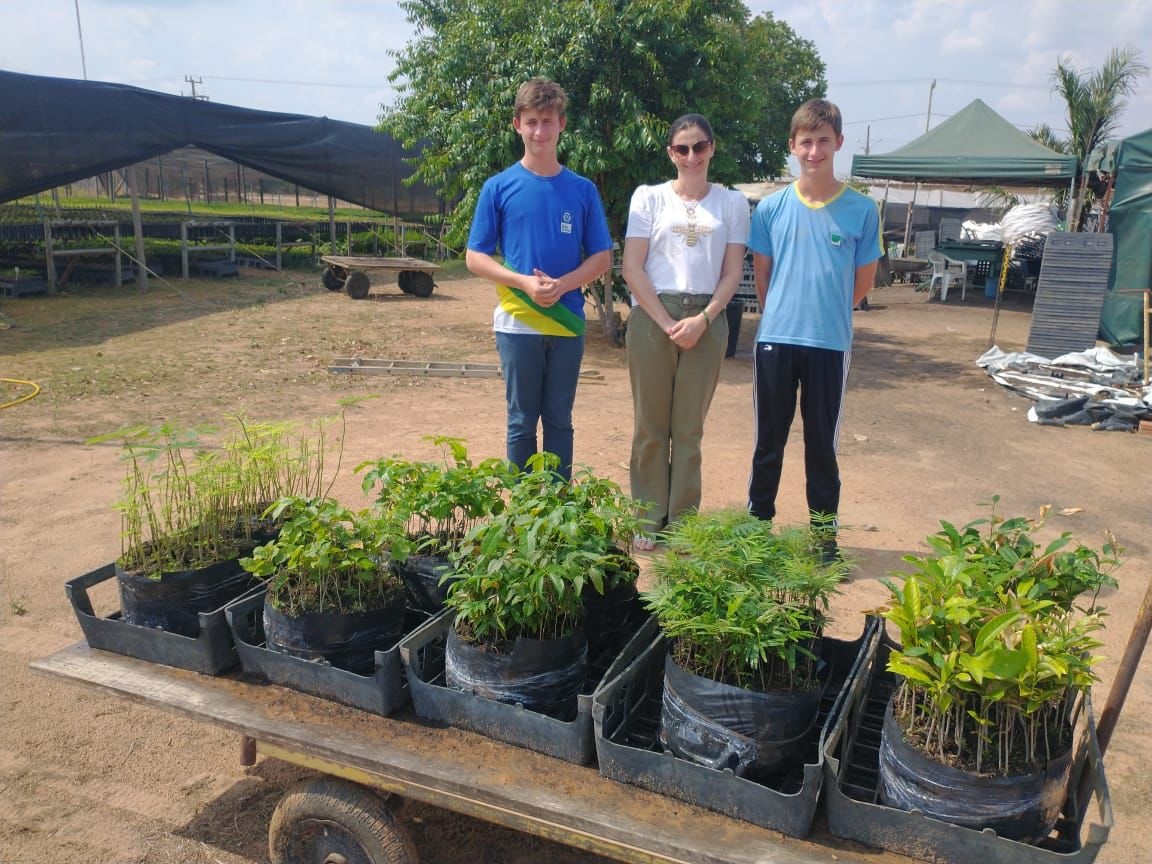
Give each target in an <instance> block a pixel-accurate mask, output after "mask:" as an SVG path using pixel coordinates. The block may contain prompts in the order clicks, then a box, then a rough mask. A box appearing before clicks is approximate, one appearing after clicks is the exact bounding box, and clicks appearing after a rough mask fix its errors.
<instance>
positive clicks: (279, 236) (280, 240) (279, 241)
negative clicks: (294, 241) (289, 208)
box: [260, 186, 284, 270]
mask: <svg viewBox="0 0 1152 864" xmlns="http://www.w3.org/2000/svg"><path fill="white" fill-rule="evenodd" d="M260 203H261V204H263V203H264V192H263V186H261V192H260ZM283 228H284V223H283V222H277V223H276V269H277V270H283V269H284V268H283V266H282V263H283V262H282V260H281V252H282V251H283V248H284V232H283V230H282V229H283Z"/></svg>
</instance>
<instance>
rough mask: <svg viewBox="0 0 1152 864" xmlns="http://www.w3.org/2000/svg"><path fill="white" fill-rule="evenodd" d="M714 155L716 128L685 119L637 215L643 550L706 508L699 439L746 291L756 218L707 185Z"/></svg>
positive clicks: (676, 126) (631, 244)
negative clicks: (670, 168) (731, 317)
mask: <svg viewBox="0 0 1152 864" xmlns="http://www.w3.org/2000/svg"><path fill="white" fill-rule="evenodd" d="M715 147H716V145H715V141H714V139H713V135H712V127H711V125H710V124H709V123H708V121H707V120H705V119H704V118H703V117H701V116H700V115H699V114H685V115H684V116H683V117H679V118H677V119H676V120H675V121H673V123H672V126H671V128H670V129H669V131H668V158H669V159H671V160H672V164H673V165H674V166H675V168H676V179H675V180H672V181H669V182H667V183H660V184H657V185H655V186H641V187H640V188H638V189H637V190H636V191H635V192H634V193H633V195H632V203H631V206H630V207H629V211H628V230H627V232H626V235H625V241H624V265H623V271H624V280H625V281H626V282H627V283H628V289H629V291H630V292H631V294H632V311H631V313H630V315H629V318H628V330H627V346H628V373H629V377H630V379H631V382H632V406H633V411H634V417H635V421H634V426H633V433H632V456H631V460H630V463H629V473H630V476H631V482H632V497H634V498H636V499H637V500H638V501H641V502H643V509H642V511H641V518H642V519H643V522H644V533H643V534H641V535H640V536H638V537H637V538H636V539H635V546H636V548H637V549H639V550H640V551H648V550H651V549H652V548H653V547H654V545H655V542H656V540H655V535H656V533H657V532H659V531H660V530H661V529H663V528H664V527H665V526H666V525H667V524H669V523H670V522H673V521H675V520H676V519H677V518H678V517H680V516H682V515H684V514H685V513H687V512H688V511H690V510H693V509H696V508H698V507H699V506H700V495H701V480H700V477H701V472H700V439H701V438H702V437H703V435H704V418H705V416H706V415H707V413H708V406H709V405H710V404H711V402H712V394H713V393H714V392H715V390H716V382H717V380H718V379H719V377H720V366H721V364H722V363H723V362H724V351H725V348H726V347H727V344H728V322H727V319H726V317H725V315H724V309H725V307H726V306H727V305H728V301H729V300H731V299H732V295H733V294H735V293H736V288H737V286H738V285H739V284H740V276H741V272H742V270H743V267H744V250H745V243H746V242H747V240H748V220H749V207H748V200H747V199H746V198H745V197H744V195H743V194H741V193H740V192H737V191H735V190H732V189H726V188H724V187H722V186H717V185H715V184H713V183H709V182H708V164H709V162H711V161H712V154H713V153H714V152H715Z"/></svg>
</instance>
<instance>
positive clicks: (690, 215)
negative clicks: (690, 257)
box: [672, 183, 708, 247]
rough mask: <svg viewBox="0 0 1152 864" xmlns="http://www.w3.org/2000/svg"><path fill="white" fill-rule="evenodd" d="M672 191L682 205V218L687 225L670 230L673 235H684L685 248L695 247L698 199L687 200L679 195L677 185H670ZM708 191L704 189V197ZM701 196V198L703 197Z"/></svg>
mask: <svg viewBox="0 0 1152 864" xmlns="http://www.w3.org/2000/svg"><path fill="white" fill-rule="evenodd" d="M672 191H673V192H675V193H676V197H677V198H679V199H680V203H681V204H683V205H684V218H685V219H687V220H688V224H687V225H677V226H676V227H675V228H673V229H672V231H673V233H676V234H683V235H684V245H685V246H689V247H691V246H695V245H696V244H697V243H699V242H700V232H699V230H698V226H697V225H696V206H697V205H698V204H699V203H700V199H699V198H692V199H687V198H685V197H684V196H683V195H681V194H680V190H679V189H678V188H677V184H676V183H673V184H672ZM707 194H708V190H707V187H705V191H704V196H707ZM704 196H702V197H704Z"/></svg>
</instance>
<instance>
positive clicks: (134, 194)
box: [116, 165, 148, 291]
mask: <svg viewBox="0 0 1152 864" xmlns="http://www.w3.org/2000/svg"><path fill="white" fill-rule="evenodd" d="M137 179H139V175H138V174H137V173H136V166H135V165H130V166H128V167H127V168H125V169H124V184H125V185H126V186H127V187H128V195H129V196H130V197H131V199H132V234H133V236H134V237H135V238H136V287H137V288H139V289H140V290H141V291H147V290H148V264H147V261H146V260H145V257H144V228H143V224H142V220H141V219H140V195H139V194H138V190H137V188H136V187H137V185H138V184H137V183H136V181H137ZM116 284H117V285H119V284H120V223H119V222H117V223H116Z"/></svg>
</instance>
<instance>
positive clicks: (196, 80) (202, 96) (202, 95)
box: [184, 75, 208, 102]
mask: <svg viewBox="0 0 1152 864" xmlns="http://www.w3.org/2000/svg"><path fill="white" fill-rule="evenodd" d="M184 80H185V81H187V82H188V83H189V84H190V85H191V86H192V98H193V99H202V100H203V101H205V102H207V101H208V96H207V94H205V93H197V92H196V85H197V84H203V83H204V80H203V79H202V78H193V77H192V76H191V75H185V76H184Z"/></svg>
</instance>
